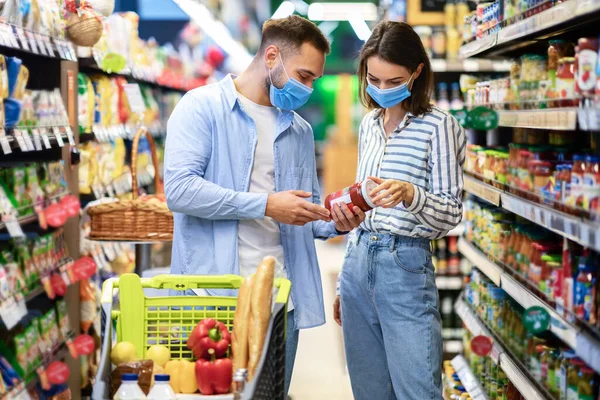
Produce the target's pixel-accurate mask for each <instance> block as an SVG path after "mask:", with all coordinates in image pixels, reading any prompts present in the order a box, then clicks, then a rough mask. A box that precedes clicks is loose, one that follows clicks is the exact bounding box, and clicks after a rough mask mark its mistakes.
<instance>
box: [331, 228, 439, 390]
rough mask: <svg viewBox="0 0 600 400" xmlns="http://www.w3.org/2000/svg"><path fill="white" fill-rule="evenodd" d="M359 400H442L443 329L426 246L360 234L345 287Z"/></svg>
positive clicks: (351, 247)
mask: <svg viewBox="0 0 600 400" xmlns="http://www.w3.org/2000/svg"><path fill="white" fill-rule="evenodd" d="M340 290H341V293H340V294H341V311H342V326H343V331H344V343H345V347H346V359H347V362H348V370H349V372H350V380H351V383H352V391H353V393H354V398H355V399H356V400H395V399H402V400H441V399H442V381H441V364H442V328H441V318H440V313H439V304H438V303H439V299H438V293H437V288H436V286H435V277H434V268H433V264H432V262H431V251H430V243H429V240H427V239H422V238H411V237H405V236H396V235H386V234H379V233H372V232H366V231H362V230H359V231H358V232H356V234H355V235H353V236H352V237H351V239H350V241H349V244H348V249H347V252H346V258H345V260H344V267H343V269H342V276H341V282H340Z"/></svg>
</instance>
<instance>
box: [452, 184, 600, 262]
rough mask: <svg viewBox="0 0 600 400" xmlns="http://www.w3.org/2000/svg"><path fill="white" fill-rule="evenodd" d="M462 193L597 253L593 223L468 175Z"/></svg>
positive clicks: (599, 240) (597, 228) (599, 237)
mask: <svg viewBox="0 0 600 400" xmlns="http://www.w3.org/2000/svg"><path fill="white" fill-rule="evenodd" d="M464 190H465V191H466V192H468V193H471V194H472V195H475V196H477V197H479V198H481V199H483V200H485V201H487V202H489V203H491V204H493V205H495V206H497V207H502V208H504V209H505V210H507V211H510V212H512V213H514V214H517V215H519V216H521V217H523V218H526V219H528V220H530V221H531V222H534V223H536V224H538V225H540V226H543V227H544V228H546V229H549V230H551V231H553V232H555V233H557V234H559V235H561V236H564V237H566V238H568V239H570V240H572V241H574V242H576V243H579V244H580V245H582V246H584V247H589V248H590V249H594V250H596V251H600V224H598V223H596V222H594V221H591V220H588V219H584V218H580V217H576V216H573V215H570V214H566V213H563V212H560V211H557V210H555V209H553V208H550V207H548V206H545V205H543V204H538V203H535V202H532V201H529V200H526V199H523V198H521V197H518V196H515V195H514V194H511V193H508V192H506V191H504V190H500V189H497V188H495V187H493V186H492V185H490V184H487V183H485V182H482V181H480V180H479V179H477V178H474V177H472V176H469V175H465V176H464Z"/></svg>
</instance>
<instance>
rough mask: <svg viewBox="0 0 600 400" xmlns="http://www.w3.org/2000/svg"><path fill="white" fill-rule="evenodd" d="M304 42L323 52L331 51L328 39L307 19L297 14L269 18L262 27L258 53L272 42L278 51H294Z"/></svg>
mask: <svg viewBox="0 0 600 400" xmlns="http://www.w3.org/2000/svg"><path fill="white" fill-rule="evenodd" d="M306 42H308V43H310V44H312V45H313V46H314V47H315V48H316V49H317V50H321V51H322V52H323V53H325V54H329V52H330V51H331V46H330V45H329V41H328V40H327V38H326V37H325V35H323V32H321V30H320V29H319V28H318V27H317V26H316V25H315V24H313V23H312V22H310V21H309V20H307V19H305V18H302V17H299V16H297V15H292V16H290V17H287V18H278V19H269V20H267V21H266V22H265V23H264V24H263V27H262V40H261V42H260V51H259V53H262V52H264V51H265V49H266V48H267V47H269V46H270V45H272V44H274V45H276V46H277V47H278V48H279V50H280V51H284V52H285V51H290V50H291V51H294V50H298V49H299V48H300V46H302V45H303V44H304V43H306Z"/></svg>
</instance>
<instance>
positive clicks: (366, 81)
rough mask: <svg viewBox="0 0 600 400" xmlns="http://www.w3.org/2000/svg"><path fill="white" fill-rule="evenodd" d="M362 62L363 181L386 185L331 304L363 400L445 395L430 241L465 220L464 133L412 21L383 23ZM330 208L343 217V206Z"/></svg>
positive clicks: (354, 238) (353, 239)
mask: <svg viewBox="0 0 600 400" xmlns="http://www.w3.org/2000/svg"><path fill="white" fill-rule="evenodd" d="M359 64H360V65H359V71H358V76H359V82H360V91H359V94H360V99H361V101H362V103H363V104H364V105H365V106H367V107H368V108H370V109H372V111H371V112H370V113H369V114H367V115H366V116H365V118H364V119H363V122H362V124H361V126H360V134H359V154H358V173H357V175H358V176H357V181H362V180H364V179H365V178H368V177H370V178H371V179H373V180H375V181H376V183H377V184H378V185H379V186H378V187H377V188H376V189H375V190H373V192H372V193H371V195H372V196H373V200H374V201H375V204H376V205H377V206H378V207H377V208H376V209H374V210H372V211H371V212H370V213H369V214H368V215H367V218H366V219H365V221H364V222H363V223H362V225H361V226H360V228H359V229H358V230H356V231H354V232H352V233H351V236H350V238H349V240H348V242H349V243H348V248H347V251H346V257H345V260H344V267H343V269H342V273H341V280H340V291H341V293H340V294H341V298H340V297H338V298H337V299H336V303H335V304H334V312H335V316H336V320H337V321H338V323H342V326H343V332H344V341H345V347H346V358H347V362H348V369H349V372H350V378H351V382H352V390H353V392H354V397H355V398H356V399H357V400H366V399H369V400H386V399H402V400H425V399H432V400H433V399H435V400H439V399H442V383H441V364H442V333H441V319H440V313H439V298H438V293H437V288H436V286H435V277H434V268H433V264H432V262H431V250H430V241H431V239H437V238H441V237H443V236H444V235H446V234H447V233H448V231H449V230H451V229H452V228H454V227H455V226H456V225H458V223H459V222H460V221H461V218H462V204H461V192H462V185H463V180H462V165H463V163H464V160H465V147H466V137H465V133H464V131H463V129H462V128H461V126H460V124H459V123H458V122H457V121H456V119H455V118H454V117H452V116H451V115H449V114H448V113H446V112H444V111H442V110H440V109H438V108H436V107H433V106H432V105H431V103H430V93H431V91H432V84H433V74H432V71H431V64H430V62H429V59H428V58H427V54H426V53H425V49H424V48H423V44H422V43H421V40H420V39H419V36H418V35H417V34H416V33H415V32H414V30H413V29H412V28H411V27H410V26H409V25H407V24H404V23H398V22H389V21H386V22H382V23H380V24H379V25H377V27H376V28H375V30H374V31H373V34H372V35H371V37H370V38H369V40H367V42H366V43H365V44H364V46H363V48H362V50H361V55H360V63H359ZM333 212H334V215H333V217H334V219H337V218H338V213H340V210H339V209H338V208H334V210H333ZM339 217H340V218H341V215H339ZM340 303H341V307H340ZM340 308H341V320H340Z"/></svg>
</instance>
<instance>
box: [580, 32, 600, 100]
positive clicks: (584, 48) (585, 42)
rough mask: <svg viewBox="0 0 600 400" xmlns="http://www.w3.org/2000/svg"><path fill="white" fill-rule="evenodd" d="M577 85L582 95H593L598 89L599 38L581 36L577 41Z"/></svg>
mask: <svg viewBox="0 0 600 400" xmlns="http://www.w3.org/2000/svg"><path fill="white" fill-rule="evenodd" d="M577 47H578V48H579V52H578V55H579V57H578V62H577V68H578V69H577V86H578V88H579V93H580V94H581V95H582V96H584V97H585V96H593V95H594V93H595V91H596V64H597V63H598V38H595V37H591V38H581V39H579V41H578V42H577Z"/></svg>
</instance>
